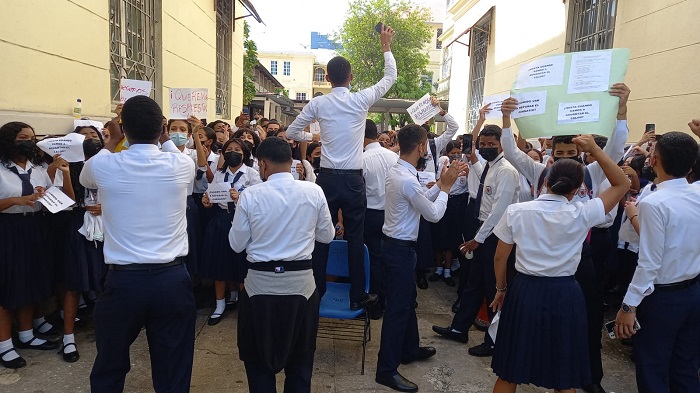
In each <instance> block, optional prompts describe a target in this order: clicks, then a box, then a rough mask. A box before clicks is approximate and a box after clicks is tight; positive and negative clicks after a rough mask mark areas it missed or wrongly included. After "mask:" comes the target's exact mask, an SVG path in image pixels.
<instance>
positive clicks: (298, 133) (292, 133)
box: [287, 100, 320, 142]
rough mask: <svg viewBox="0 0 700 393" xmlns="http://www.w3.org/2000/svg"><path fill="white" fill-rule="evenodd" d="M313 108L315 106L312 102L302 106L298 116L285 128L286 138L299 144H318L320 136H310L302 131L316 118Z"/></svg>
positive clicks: (310, 134)
mask: <svg viewBox="0 0 700 393" xmlns="http://www.w3.org/2000/svg"><path fill="white" fill-rule="evenodd" d="M315 108H316V104H315V101H314V100H311V101H309V103H308V104H306V106H304V109H302V110H301V113H300V114H299V116H297V117H296V118H295V119H294V121H293V122H292V124H290V125H289V127H287V137H289V138H290V139H293V140H295V141H299V142H312V141H315V142H318V141H319V140H320V134H312V133H310V132H305V131H304V129H305V128H306V127H307V126H308V125H309V124H311V121H312V120H313V119H315V118H316V111H315Z"/></svg>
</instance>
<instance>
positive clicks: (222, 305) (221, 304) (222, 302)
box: [212, 299, 226, 317]
mask: <svg viewBox="0 0 700 393" xmlns="http://www.w3.org/2000/svg"><path fill="white" fill-rule="evenodd" d="M224 310H226V299H216V308H215V309H214V312H213V313H212V315H214V314H218V317H220V316H221V314H223V313H224Z"/></svg>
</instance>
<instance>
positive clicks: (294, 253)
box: [229, 138, 335, 393]
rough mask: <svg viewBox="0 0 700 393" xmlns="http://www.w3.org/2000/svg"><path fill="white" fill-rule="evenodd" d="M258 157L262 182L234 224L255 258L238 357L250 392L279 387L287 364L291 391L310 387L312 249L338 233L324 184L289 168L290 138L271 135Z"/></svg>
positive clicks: (315, 309) (315, 302) (236, 237)
mask: <svg viewBox="0 0 700 393" xmlns="http://www.w3.org/2000/svg"><path fill="white" fill-rule="evenodd" d="M258 163H259V165H260V175H261V177H262V178H263V179H264V182H263V183H261V184H258V185H254V186H252V187H249V188H248V189H246V192H244V193H242V194H241V196H240V198H239V199H238V206H237V208H236V215H235V216H234V218H233V225H232V227H231V230H230V232H229V242H230V243H231V247H232V248H233V250H234V251H236V252H239V253H242V252H243V251H247V259H248V266H249V272H248V276H247V277H246V279H245V290H244V291H243V292H242V293H241V299H240V311H239V313H238V349H239V352H240V358H241V360H242V361H243V362H244V364H245V369H246V374H247V375H248V387H249V389H250V392H252V393H257V392H260V393H267V392H275V391H276V389H275V387H276V383H275V374H277V373H279V372H280V371H281V370H282V369H284V373H285V382H284V391H285V392H288V393H293V392H299V393H302V392H309V391H311V374H312V371H313V361H314V352H315V350H316V333H317V330H318V315H319V301H320V297H319V295H318V291H317V290H316V284H315V283H314V276H313V271H312V270H311V253H312V251H313V248H314V241H316V242H319V243H323V244H328V243H330V242H331V240H333V237H334V235H335V228H334V227H333V222H332V221H331V214H330V212H329V211H328V204H327V203H326V197H325V196H324V195H323V190H321V188H320V187H319V186H317V185H316V184H314V183H312V182H298V181H295V180H294V177H293V176H292V174H291V173H290V171H289V168H290V166H291V164H292V151H291V149H290V147H289V143H287V141H285V140H284V139H281V138H266V139H265V140H264V141H263V142H262V143H261V144H260V146H259V147H258ZM290 228H294V233H295V234H296V235H295V236H289V229H290Z"/></svg>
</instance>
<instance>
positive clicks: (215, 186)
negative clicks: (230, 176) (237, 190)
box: [207, 183, 233, 203]
mask: <svg viewBox="0 0 700 393" xmlns="http://www.w3.org/2000/svg"><path fill="white" fill-rule="evenodd" d="M230 190H231V185H230V184H229V183H210V184H209V188H207V195H208V196H209V202H211V203H229V202H233V199H231V192H230Z"/></svg>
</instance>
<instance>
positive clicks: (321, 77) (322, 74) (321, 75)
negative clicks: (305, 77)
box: [314, 68, 326, 82]
mask: <svg viewBox="0 0 700 393" xmlns="http://www.w3.org/2000/svg"><path fill="white" fill-rule="evenodd" d="M325 81H326V70H324V69H323V68H316V69H315V70H314V82H325Z"/></svg>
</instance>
